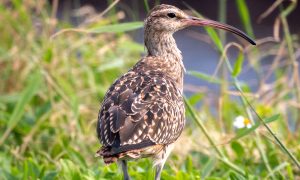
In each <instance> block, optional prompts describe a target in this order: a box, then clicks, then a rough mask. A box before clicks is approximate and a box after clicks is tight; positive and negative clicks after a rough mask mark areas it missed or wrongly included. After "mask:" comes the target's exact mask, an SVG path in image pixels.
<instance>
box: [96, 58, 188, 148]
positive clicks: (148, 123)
mask: <svg viewBox="0 0 300 180" xmlns="http://www.w3.org/2000/svg"><path fill="white" fill-rule="evenodd" d="M145 61H147V58H146V59H144V60H142V61H141V62H140V63H138V64H137V65H136V66H135V67H134V68H133V69H132V70H130V71H129V72H128V73H126V74H125V75H123V76H122V77H121V78H120V79H118V80H117V81H116V82H115V83H114V84H113V85H112V87H111V88H110V89H109V91H108V92H107V94H106V96H105V100H104V102H103V104H102V108H101V110H100V113H99V117H98V118H99V121H98V137H99V139H100V140H101V143H102V144H103V145H104V146H105V147H111V148H120V147H122V146H124V145H127V148H126V151H128V150H133V149H135V147H136V146H137V144H140V143H143V142H147V143H145V146H143V145H141V146H140V147H139V148H145V147H147V146H149V143H150V144H151V145H155V144H170V143H172V142H174V141H175V140H176V139H177V138H178V136H179V135H180V134H181V131H182V129H183V124H184V116H183V114H184V104H183V101H182V94H181V90H180V89H178V88H177V84H176V81H174V79H173V78H171V77H169V76H168V75H166V74H164V73H162V72H160V71H158V70H157V69H153V68H152V67H146V65H145V63H144V62H145ZM178 111H180V112H178ZM124 151H125V150H124ZM114 153H115V154H117V153H120V151H116V152H111V154H114Z"/></svg>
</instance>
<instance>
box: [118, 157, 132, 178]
mask: <svg viewBox="0 0 300 180" xmlns="http://www.w3.org/2000/svg"><path fill="white" fill-rule="evenodd" d="M120 164H121V166H122V171H123V177H124V180H130V177H129V174H128V169H127V161H126V160H121V161H120Z"/></svg>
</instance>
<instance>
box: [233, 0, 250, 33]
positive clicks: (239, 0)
mask: <svg viewBox="0 0 300 180" xmlns="http://www.w3.org/2000/svg"><path fill="white" fill-rule="evenodd" d="M235 2H236V5H237V7H238V12H239V15H240V18H241V21H242V23H243V25H244V28H245V29H246V32H247V34H249V35H250V36H251V37H254V33H253V29H252V26H251V19H250V14H249V10H248V7H247V4H246V1H245V0H236V1H235Z"/></svg>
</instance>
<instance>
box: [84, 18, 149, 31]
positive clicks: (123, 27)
mask: <svg viewBox="0 0 300 180" xmlns="http://www.w3.org/2000/svg"><path fill="white" fill-rule="evenodd" d="M143 25H144V23H143V22H142V21H136V22H128V23H119V24H111V25H100V26H94V27H92V28H90V29H88V32H90V33H120V32H126V31H132V30H136V29H139V28H142V27H143Z"/></svg>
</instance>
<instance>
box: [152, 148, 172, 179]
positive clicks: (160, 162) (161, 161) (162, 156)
mask: <svg viewBox="0 0 300 180" xmlns="http://www.w3.org/2000/svg"><path fill="white" fill-rule="evenodd" d="M173 148H174V144H169V145H167V146H165V147H164V148H163V149H162V151H161V152H160V153H159V154H158V155H157V156H156V157H155V162H154V166H155V167H156V171H155V180H160V176H161V172H162V170H163V168H164V165H165V162H166V160H167V158H168V157H169V155H170V153H171V151H172V150H173Z"/></svg>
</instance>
